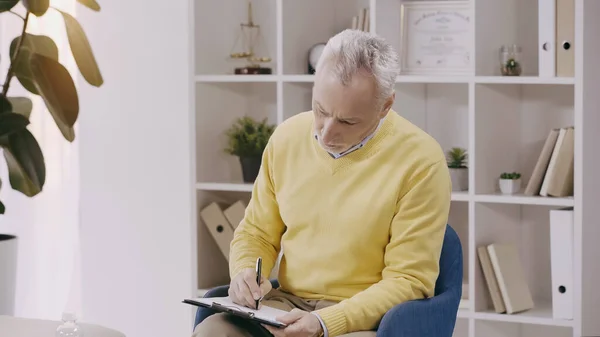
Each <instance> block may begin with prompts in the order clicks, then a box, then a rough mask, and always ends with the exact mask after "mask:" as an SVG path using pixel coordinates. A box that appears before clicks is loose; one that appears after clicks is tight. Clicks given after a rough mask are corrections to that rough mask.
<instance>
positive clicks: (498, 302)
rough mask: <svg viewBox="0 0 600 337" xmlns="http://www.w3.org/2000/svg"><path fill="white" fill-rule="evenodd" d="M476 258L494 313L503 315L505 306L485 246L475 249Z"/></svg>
mask: <svg viewBox="0 0 600 337" xmlns="http://www.w3.org/2000/svg"><path fill="white" fill-rule="evenodd" d="M477 256H478V257H479V263H480V265H481V271H482V273H483V277H484V279H485V282H486V285H487V288H488V292H489V295H490V298H491V300H492V305H493V307H494V311H495V312H496V313H498V314H501V313H505V312H506V306H505V305H504V300H503V299H502V294H501V293H500V287H499V286H498V280H497V279H496V275H495V273H494V267H492V261H491V260H490V255H489V254H488V250H487V246H485V245H483V246H479V247H477Z"/></svg>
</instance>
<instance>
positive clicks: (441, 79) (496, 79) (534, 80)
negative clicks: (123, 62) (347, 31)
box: [194, 74, 575, 85]
mask: <svg viewBox="0 0 600 337" xmlns="http://www.w3.org/2000/svg"><path fill="white" fill-rule="evenodd" d="M194 79H195V82H196V83H227V82H231V83H237V82H248V83H252V82H283V83H313V82H314V81H315V75H309V74H300V75H196V76H195V77H194ZM396 83H424V84H426V83H432V84H434V83H457V84H461V83H462V84H468V83H476V84H539V85H545V84H546V85H573V84H574V83H575V80H574V79H573V78H572V77H552V78H544V77H536V76H444V75H431V76H427V75H423V76H416V75H401V76H398V78H397V79H396Z"/></svg>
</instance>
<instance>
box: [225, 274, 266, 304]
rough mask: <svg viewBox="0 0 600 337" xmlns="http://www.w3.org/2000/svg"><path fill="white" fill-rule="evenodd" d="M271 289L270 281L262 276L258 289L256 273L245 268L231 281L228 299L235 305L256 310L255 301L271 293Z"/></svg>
mask: <svg viewBox="0 0 600 337" xmlns="http://www.w3.org/2000/svg"><path fill="white" fill-rule="evenodd" d="M272 287H273V286H272V285H271V281H269V279H267V278H266V277H264V276H263V277H262V281H261V283H260V287H259V286H258V284H257V283H256V271H255V270H254V269H252V268H247V269H244V270H243V271H242V272H240V273H238V274H237V275H236V276H235V277H234V278H233V279H232V280H231V283H230V285H229V297H230V298H231V300H232V301H233V303H235V304H239V305H243V306H246V307H248V308H252V309H256V300H258V299H261V298H263V296H265V295H266V294H267V293H269V291H271V288H272ZM259 307H260V305H259Z"/></svg>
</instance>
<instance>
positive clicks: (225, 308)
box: [212, 302, 254, 318]
mask: <svg viewBox="0 0 600 337" xmlns="http://www.w3.org/2000/svg"><path fill="white" fill-rule="evenodd" d="M212 306H213V307H214V308H215V309H218V310H221V311H224V312H228V313H230V314H234V315H239V316H243V317H247V318H254V313H253V312H247V311H242V310H240V309H238V308H234V307H228V306H226V305H222V304H219V303H217V302H213V303H212Z"/></svg>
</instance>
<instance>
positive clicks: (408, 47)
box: [400, 0, 474, 76]
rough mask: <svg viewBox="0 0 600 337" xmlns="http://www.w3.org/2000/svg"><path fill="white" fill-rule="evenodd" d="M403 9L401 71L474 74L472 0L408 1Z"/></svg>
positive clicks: (401, 9)
mask: <svg viewBox="0 0 600 337" xmlns="http://www.w3.org/2000/svg"><path fill="white" fill-rule="evenodd" d="M400 11H401V13H400V17H401V27H400V46H401V52H400V67H401V68H400V73H401V75H457V76H465V75H472V74H474V60H473V57H472V55H473V42H474V37H473V24H472V12H473V10H472V5H471V3H470V2H469V1H464V0H459V1H408V2H404V3H402V5H401V8H400Z"/></svg>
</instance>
